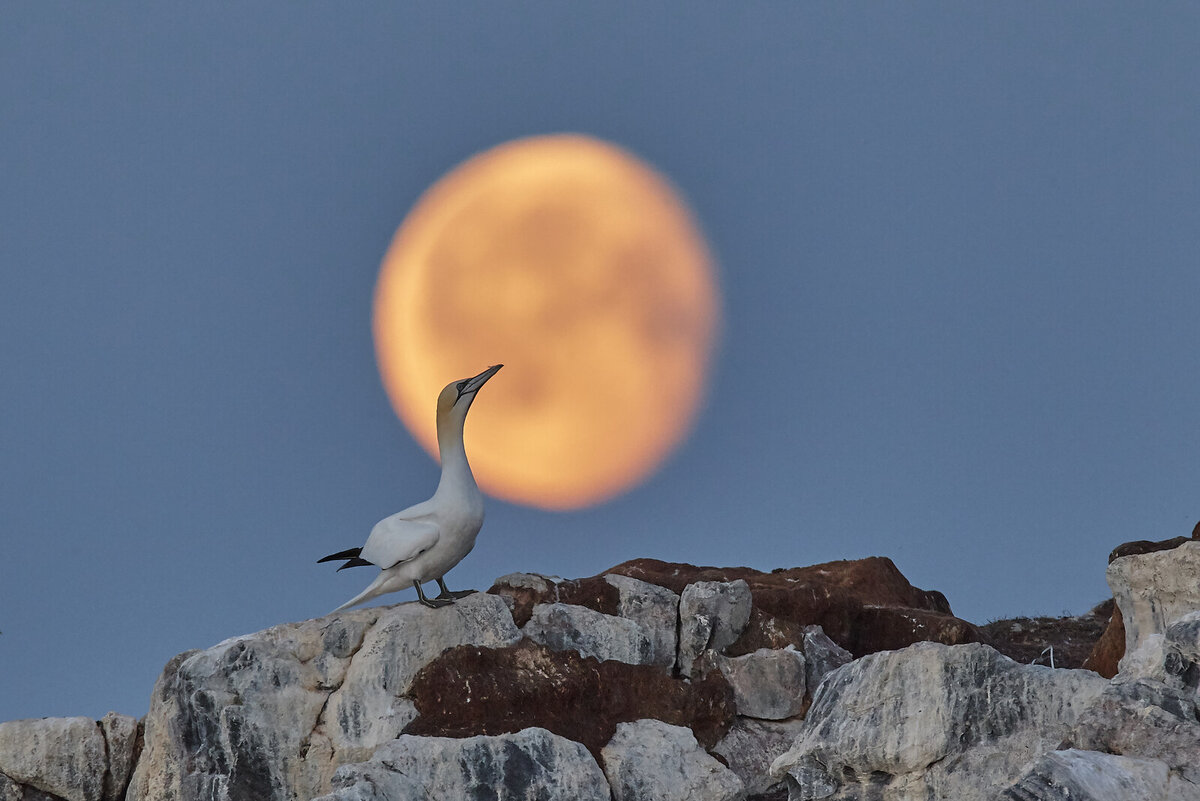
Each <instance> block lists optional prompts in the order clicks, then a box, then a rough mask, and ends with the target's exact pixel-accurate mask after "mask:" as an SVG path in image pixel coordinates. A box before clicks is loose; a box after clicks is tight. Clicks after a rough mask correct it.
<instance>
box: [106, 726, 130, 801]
mask: <svg viewBox="0 0 1200 801" xmlns="http://www.w3.org/2000/svg"><path fill="white" fill-rule="evenodd" d="M100 733H101V734H102V735H103V736H104V743H105V751H106V753H107V755H108V770H107V771H106V772H105V774H104V797H105V798H106V799H109V798H111V799H114V801H117V800H118V799H123V798H125V790H126V788H127V787H128V786H129V778H130V776H131V775H132V774H133V758H134V750H135V749H136V748H137V733H138V722H137V719H136V718H131V717H129V716H128V715H118V714H117V713H116V712H109V713H108V714H107V715H105V716H104V717H103V718H101V719H100Z"/></svg>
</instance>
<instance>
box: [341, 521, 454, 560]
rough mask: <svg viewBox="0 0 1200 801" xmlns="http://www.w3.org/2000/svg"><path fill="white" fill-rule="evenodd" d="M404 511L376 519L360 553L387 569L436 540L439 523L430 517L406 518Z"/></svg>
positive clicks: (409, 557) (429, 545) (410, 557)
mask: <svg viewBox="0 0 1200 801" xmlns="http://www.w3.org/2000/svg"><path fill="white" fill-rule="evenodd" d="M404 514H405V513H404V512H400V513H399V514H394V515H392V516H391V517H385V518H384V519H383V520H380V521H379V522H378V523H376V524H375V528H373V529H371V536H370V537H367V544H366V545H364V546H363V549H362V552H361V553H360V554H359V557H360V558H362V559H366V560H367V561H368V562H373V563H374V564H377V565H379V566H380V567H381V568H383V569H384V570H386V569H387V568H389V567H392V566H394V565H397V564H399V563H401V562H407V561H408V560H409V559H413V558H415V557H416V556H418V555H419V554H421V553H423V552H424V551H427V550H429V549H430V548H432V547H433V546H434V544H436V543H437V541H438V525H437V523H436V522H434V521H433V519H431V518H429V517H419V518H416V519H405V517H403V515H404Z"/></svg>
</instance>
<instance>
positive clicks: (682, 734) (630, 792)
mask: <svg viewBox="0 0 1200 801" xmlns="http://www.w3.org/2000/svg"><path fill="white" fill-rule="evenodd" d="M601 758H602V760H603V762H604V775H605V776H607V777H608V783H609V785H610V786H611V787H612V797H613V801H676V800H678V801H735V800H736V799H743V798H745V797H746V789H745V786H744V785H743V784H742V780H741V779H739V778H738V777H737V774H735V773H734V772H733V771H731V770H730V769H729V768H727V767H725V766H724V765H722V764H721V763H720V762H718V761H717V760H716V759H714V758H713V757H711V756H709V755H708V754H707V753H705V752H704V749H702V748H701V747H700V745H699V743H697V742H696V738H695V737H694V736H693V735H692V732H691V731H690V730H689V729H686V728H683V727H682V726H672V725H670V724H667V723H663V722H662V721H660V720H638V721H633V722H630V723H622V724H620V725H619V726H617V731H616V734H614V735H613V738H612V740H610V741H609V743H608V745H606V746H604V750H603V751H602V752H601Z"/></svg>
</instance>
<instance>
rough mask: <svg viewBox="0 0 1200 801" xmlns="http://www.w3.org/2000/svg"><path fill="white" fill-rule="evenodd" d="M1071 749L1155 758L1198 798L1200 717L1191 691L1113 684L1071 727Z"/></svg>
mask: <svg viewBox="0 0 1200 801" xmlns="http://www.w3.org/2000/svg"><path fill="white" fill-rule="evenodd" d="M1068 742H1069V743H1070V744H1071V745H1072V746H1074V747H1075V748H1081V749H1085V750H1089V751H1104V752H1107V753H1111V754H1123V755H1125V756H1130V757H1139V758H1144V759H1156V760H1159V761H1161V762H1163V763H1164V764H1166V766H1167V767H1168V768H1169V769H1170V770H1171V771H1172V772H1173V773H1174V774H1176V775H1177V776H1178V777H1179V779H1181V780H1182V781H1184V782H1189V783H1191V784H1193V785H1196V790H1195V797H1196V798H1200V715H1198V714H1197V699H1196V695H1195V693H1193V692H1189V691H1183V690H1179V689H1176V688H1173V687H1168V686H1167V685H1165V684H1163V683H1162V682H1157V681H1152V680H1149V679H1137V680H1133V681H1125V682H1112V683H1110V684H1108V685H1107V686H1106V687H1105V688H1104V691H1103V692H1102V693H1101V694H1100V695H1099V696H1098V697H1096V698H1095V699H1094V700H1093V702H1092V703H1090V704H1089V705H1088V707H1087V709H1086V710H1085V712H1084V713H1083V714H1082V715H1080V716H1079V718H1078V720H1076V721H1075V723H1074V725H1073V726H1072V732H1071V735H1070V737H1069V738H1068Z"/></svg>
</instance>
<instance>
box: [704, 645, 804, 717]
mask: <svg viewBox="0 0 1200 801" xmlns="http://www.w3.org/2000/svg"><path fill="white" fill-rule="evenodd" d="M699 664H701V665H703V666H704V669H705V670H707V669H708V666H709V665H712V666H713V667H716V668H717V669H719V670H720V671H721V675H723V676H724V677H725V680H726V681H727V682H729V686H730V687H732V688H733V700H734V704H736V706H737V711H738V714H739V715H743V716H745V717H751V718H762V719H764V720H784V719H786V718H790V717H794V716H796V715H799V714H800V713H801V712H802V711H803V710H804V692H805V663H804V654H802V653H800V652H799V651H797V650H796V649H795V648H793V647H792V646H790V645H789V646H788V647H787V648H774V649H773V648H760V649H759V650H757V651H755V652H754V653H750V654H744V655H743V656H733V657H730V656H722V655H721V654H718V653H716V652H714V651H707V652H706V653H705V655H704V656H702V657H701V658H700V662H699Z"/></svg>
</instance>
